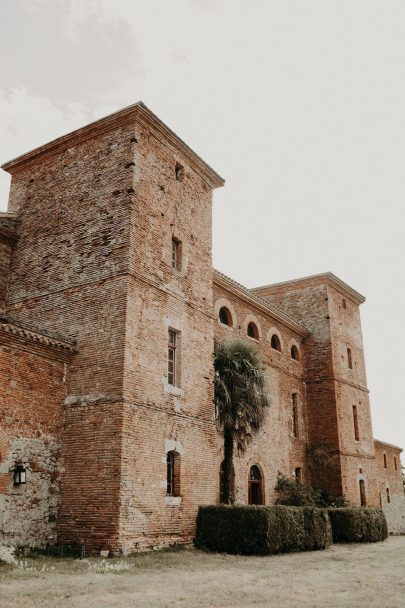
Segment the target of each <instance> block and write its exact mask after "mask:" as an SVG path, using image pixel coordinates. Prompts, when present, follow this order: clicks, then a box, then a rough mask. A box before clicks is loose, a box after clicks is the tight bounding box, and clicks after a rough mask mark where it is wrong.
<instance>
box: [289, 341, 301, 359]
mask: <svg viewBox="0 0 405 608" xmlns="http://www.w3.org/2000/svg"><path fill="white" fill-rule="evenodd" d="M291 359H295V360H296V361H299V360H300V356H299V353H298V348H297V347H296V346H295V344H293V345H292V347H291Z"/></svg>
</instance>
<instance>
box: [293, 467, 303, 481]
mask: <svg viewBox="0 0 405 608" xmlns="http://www.w3.org/2000/svg"><path fill="white" fill-rule="evenodd" d="M295 481H296V482H297V483H301V481H302V469H301V467H297V468H296V469H295Z"/></svg>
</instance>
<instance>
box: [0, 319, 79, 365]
mask: <svg viewBox="0 0 405 608" xmlns="http://www.w3.org/2000/svg"><path fill="white" fill-rule="evenodd" d="M10 339H11V340H13V339H14V340H17V341H18V342H19V343H20V344H24V346H25V348H24V350H29V351H32V350H33V349H35V350H38V347H39V348H40V349H51V350H52V351H53V353H54V355H55V358H60V357H62V359H64V360H66V359H67V358H70V357H71V356H73V355H74V354H75V353H76V352H77V348H76V346H75V344H73V343H72V342H68V341H64V340H59V339H56V338H52V337H50V336H47V335H46V334H42V333H39V332H37V331H32V330H30V329H27V328H26V327H21V326H20V325H16V324H14V323H9V322H8V321H7V320H5V319H0V344H7V343H9V342H10Z"/></svg>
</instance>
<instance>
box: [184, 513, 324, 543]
mask: <svg viewBox="0 0 405 608" xmlns="http://www.w3.org/2000/svg"><path fill="white" fill-rule="evenodd" d="M331 543H332V531H331V526H330V521H329V517H328V513H327V511H326V510H325V509H317V508H314V507H286V506H282V505H274V506H269V507H264V506H251V505H249V506H246V505H210V506H203V507H200V508H199V511H198V517H197V534H196V538H195V544H196V546H197V547H200V548H205V549H210V550H212V551H223V552H226V553H237V554H243V555H269V554H271V553H286V552H291V551H312V550H315V549H325V547H327V546H328V545H330V544H331Z"/></svg>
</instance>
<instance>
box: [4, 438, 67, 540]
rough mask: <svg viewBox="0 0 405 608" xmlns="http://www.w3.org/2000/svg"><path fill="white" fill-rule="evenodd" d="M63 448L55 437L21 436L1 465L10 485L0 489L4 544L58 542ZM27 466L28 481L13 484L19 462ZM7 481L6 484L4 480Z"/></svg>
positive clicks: (15, 441) (14, 442) (12, 445)
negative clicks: (57, 525)
mask: <svg viewBox="0 0 405 608" xmlns="http://www.w3.org/2000/svg"><path fill="white" fill-rule="evenodd" d="M59 452H60V446H59V443H58V442H57V441H55V439H53V438H52V437H49V436H46V437H41V438H38V439H27V438H17V439H15V440H14V441H13V442H12V444H11V450H10V454H9V458H8V460H7V461H6V462H2V463H1V465H0V468H1V470H2V473H3V477H6V476H7V477H8V486H7V487H5V488H3V492H4V493H0V544H3V545H9V546H24V547H42V546H45V545H47V544H50V545H52V544H55V543H56V517H57V511H58V503H59ZM16 461H17V462H21V463H22V464H24V466H25V467H26V475H27V481H26V483H25V484H23V485H20V486H14V485H13V473H12V470H13V467H14V463H15V462H16ZM3 485H4V484H3Z"/></svg>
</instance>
